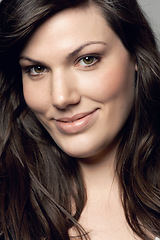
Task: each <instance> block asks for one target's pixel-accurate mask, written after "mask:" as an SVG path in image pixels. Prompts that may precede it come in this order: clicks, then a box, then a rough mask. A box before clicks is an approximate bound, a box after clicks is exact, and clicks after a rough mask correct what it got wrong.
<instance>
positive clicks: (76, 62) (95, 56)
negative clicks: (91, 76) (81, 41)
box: [75, 53, 102, 68]
mask: <svg viewBox="0 0 160 240" xmlns="http://www.w3.org/2000/svg"><path fill="white" fill-rule="evenodd" d="M86 57H92V58H96V59H97V61H95V62H94V63H91V64H88V65H87V64H86V66H81V67H83V68H87V67H92V66H94V65H95V64H96V63H98V62H100V61H101V59H102V54H98V53H91V54H85V55H83V56H81V57H79V58H77V59H76V60H75V66H76V67H77V66H78V63H79V62H80V61H81V60H83V59H84V58H86Z"/></svg>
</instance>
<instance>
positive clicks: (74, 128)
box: [54, 109, 98, 134]
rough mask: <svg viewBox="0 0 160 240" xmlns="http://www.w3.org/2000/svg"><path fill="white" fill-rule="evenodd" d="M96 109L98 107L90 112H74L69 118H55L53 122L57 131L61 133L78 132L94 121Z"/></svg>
mask: <svg viewBox="0 0 160 240" xmlns="http://www.w3.org/2000/svg"><path fill="white" fill-rule="evenodd" d="M97 110H98V109H95V110H94V111H90V112H85V113H79V114H75V115H74V116H72V117H70V118H59V119H55V120H54V122H55V125H56V127H57V128H58V129H59V131H61V132H63V133H68V134H72V133H78V132H81V131H83V130H84V129H86V128H87V127H88V126H90V125H91V124H92V123H93V122H94V120H95V117H96V112H97Z"/></svg>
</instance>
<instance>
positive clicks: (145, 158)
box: [0, 0, 160, 240]
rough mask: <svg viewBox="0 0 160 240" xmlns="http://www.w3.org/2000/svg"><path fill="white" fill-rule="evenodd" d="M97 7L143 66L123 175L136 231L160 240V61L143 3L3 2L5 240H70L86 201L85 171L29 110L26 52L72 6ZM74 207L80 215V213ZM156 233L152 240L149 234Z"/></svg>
mask: <svg viewBox="0 0 160 240" xmlns="http://www.w3.org/2000/svg"><path fill="white" fill-rule="evenodd" d="M89 4H96V5H97V6H98V7H99V8H100V9H101V11H102V14H103V16H104V18H105V19H106V21H107V22H108V23H109V25H110V27H111V28H112V29H113V31H114V32H115V33H116V34H117V35H118V37H119V38H120V39H121V41H122V43H123V44H124V46H125V48H126V49H127V50H128V52H129V53H130V54H131V55H132V56H133V57H134V58H135V60H136V63H137V76H136V81H135V97H134V103H133V107H132V110H131V113H130V115H129V118H128V120H127V122H126V124H125V126H124V128H123V137H122V139H121V142H120V144H119V148H118V152H117V158H116V159H117V167H116V171H117V174H118V177H119V184H120V190H121V199H122V204H123V208H124V212H125V216H126V219H127V222H128V224H129V226H130V227H131V228H132V229H133V230H134V232H135V233H136V234H137V235H138V236H140V237H141V238H142V239H145V240H150V239H152V238H151V237H150V236H151V235H154V236H160V126H159V124H160V67H159V66H160V61H159V60H160V57H159V52H158V47H157V46H156V41H155V38H154V34H153V33H152V30H151V28H150V26H149V24H148V22H147V21H146V18H145V17H144V14H143V13H142V11H141V9H140V7H139V5H138V3H137V1H136V0H32V1H31V0H23V1H22V0H3V1H2V2H1V3H0V239H6V240H11V239H12V240H30V239H34V240H44V239H47V240H53V239H57V240H69V239H70V236H69V234H68V231H69V229H70V228H71V227H74V228H75V229H77V234H78V235H80V238H81V239H83V238H86V239H87V238H88V236H87V233H86V232H85V230H84V229H83V228H82V227H81V226H80V225H79V223H78V219H79V217H80V215H81V212H82V210H83V207H84V205H85V202H86V191H85V187H84V183H83V178H82V174H81V169H80V167H79V165H78V162H77V161H76V159H74V158H72V157H69V156H67V155H66V154H65V153H64V152H62V150H61V149H59V148H58V146H57V145H56V144H55V143H54V141H53V139H52V138H51V137H50V136H49V134H48V133H47V132H46V130H45V129H44V128H43V126H42V125H41V124H40V123H39V122H38V120H37V119H36V117H35V116H34V114H33V113H32V112H31V110H30V109H29V108H28V107H27V105H26V103H25V100H24V97H23V90H22V77H21V70H20V67H19V64H18V57H19V53H20V52H21V50H22V48H23V47H24V46H25V43H26V42H27V40H28V38H29V37H30V36H31V34H32V33H33V32H34V31H35V30H36V28H37V27H38V26H39V25H40V24H41V23H42V22H44V21H45V20H46V19H48V18H49V17H50V16H52V15H54V14H56V13H57V12H59V11H63V10H64V9H66V8H76V7H83V8H84V7H87V6H88V5H89ZM73 203H74V208H75V209H74V211H73V209H72V208H73ZM148 233H150V235H149V234H148Z"/></svg>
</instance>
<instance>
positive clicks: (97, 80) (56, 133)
mask: <svg viewBox="0 0 160 240" xmlns="http://www.w3.org/2000/svg"><path fill="white" fill-rule="evenodd" d="M20 65H21V67H22V77H23V92H24V98H25V101H26V103H27V104H28V106H29V107H30V109H31V110H32V111H33V113H34V114H35V115H36V117H37V118H38V119H39V121H40V122H41V123H42V125H43V126H44V127H45V128H46V130H47V131H48V132H49V134H50V135H51V137H52V138H53V139H54V141H55V142H56V143H57V145H59V147H60V148H61V149H62V150H63V151H64V152H66V153H67V154H69V155H71V156H74V157H78V158H83V157H91V156H94V155H96V154H98V153H100V152H101V151H103V150H104V149H106V148H107V147H109V146H110V145H111V144H112V143H113V142H114V140H115V138H116V137H117V135H118V133H119V132H120V130H121V128H122V127H123V125H124V123H125V122H126V119H127V118H128V115H129V113H130V110H131V107H132V103H133V98H134V78H135V62H134V60H133V59H132V58H131V56H130V55H129V53H128V52H127V50H126V49H125V48H124V46H123V44H122V42H121V41H120V39H119V38H118V37H117V35H116V34H115V33H114V32H113V31H112V29H111V28H110V27H109V26H108V25H107V23H106V21H105V19H104V18H103V16H102V14H101V12H100V10H99V9H98V8H96V7H95V6H91V7H88V8H86V9H84V8H83V9H82V8H76V9H68V10H64V11H62V12H60V13H58V14H56V15H55V16H53V17H51V18H50V19H49V20H47V21H46V22H45V23H43V24H42V25H41V26H40V27H39V28H38V29H37V30H36V32H35V33H34V34H33V35H32V36H31V38H30V39H29V41H28V43H27V44H26V46H25V48H24V49H23V51H22V52H21V55H20Z"/></svg>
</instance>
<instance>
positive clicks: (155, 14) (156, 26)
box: [138, 0, 160, 42]
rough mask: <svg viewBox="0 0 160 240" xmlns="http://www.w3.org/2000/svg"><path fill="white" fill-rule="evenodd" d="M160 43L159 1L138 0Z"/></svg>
mask: <svg viewBox="0 0 160 240" xmlns="http://www.w3.org/2000/svg"><path fill="white" fill-rule="evenodd" d="M138 2H139V4H140V5H141V6H142V8H143V10H144V12H145V13H146V15H147V17H148V19H149V21H150V23H151V26H152V28H153V30H154V32H155V34H156V36H157V38H158V41H159V42H160V0H138Z"/></svg>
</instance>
